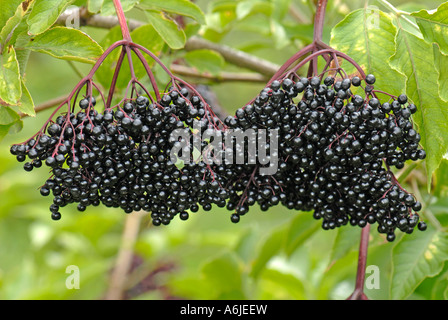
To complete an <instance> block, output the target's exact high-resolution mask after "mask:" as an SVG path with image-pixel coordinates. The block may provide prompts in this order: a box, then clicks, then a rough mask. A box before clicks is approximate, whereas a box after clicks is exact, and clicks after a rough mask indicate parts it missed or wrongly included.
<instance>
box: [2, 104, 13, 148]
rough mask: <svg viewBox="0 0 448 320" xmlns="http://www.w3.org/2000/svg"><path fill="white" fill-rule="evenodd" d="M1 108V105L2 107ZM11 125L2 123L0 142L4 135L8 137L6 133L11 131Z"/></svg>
mask: <svg viewBox="0 0 448 320" xmlns="http://www.w3.org/2000/svg"><path fill="white" fill-rule="evenodd" d="M0 108H1V107H0ZM10 126H11V125H6V126H5V125H0V142H1V141H2V140H3V138H4V137H6V135H7V134H8V132H9V128H10Z"/></svg>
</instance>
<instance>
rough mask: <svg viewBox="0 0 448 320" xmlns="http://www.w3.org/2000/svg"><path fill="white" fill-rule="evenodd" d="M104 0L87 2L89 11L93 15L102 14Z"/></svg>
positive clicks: (89, 0)
mask: <svg viewBox="0 0 448 320" xmlns="http://www.w3.org/2000/svg"><path fill="white" fill-rule="evenodd" d="M103 1H104V0H88V1H87V10H89V12H92V13H98V12H100V10H101V8H102V6H103Z"/></svg>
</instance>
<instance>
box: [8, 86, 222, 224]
mask: <svg viewBox="0 0 448 320" xmlns="http://www.w3.org/2000/svg"><path fill="white" fill-rule="evenodd" d="M188 96H189V91H188V90H187V89H185V88H183V89H181V90H177V89H171V90H170V91H169V92H168V93H166V94H164V95H163V96H162V98H161V99H160V101H158V102H155V103H150V100H149V99H148V98H147V97H145V96H138V97H137V98H136V99H134V100H129V101H126V102H125V103H124V104H123V105H122V106H121V107H118V108H115V109H111V108H107V109H105V110H104V111H103V112H98V111H97V110H95V108H94V107H95V104H96V101H95V99H94V98H93V97H91V98H89V97H87V98H84V99H82V100H81V101H80V102H79V107H80V109H81V110H80V111H79V112H77V113H69V114H64V115H60V116H59V117H57V119H56V120H55V121H54V123H49V124H48V126H47V127H46V132H45V133H44V132H42V133H40V134H38V135H36V136H35V137H34V138H32V139H30V140H29V141H27V142H25V143H23V144H17V145H13V146H12V147H11V150H10V151H11V153H12V154H13V155H15V156H16V158H17V160H18V161H19V162H24V161H26V160H27V158H28V160H29V161H27V162H25V164H24V168H25V170H27V171H31V170H32V169H33V168H38V167H41V166H42V164H43V163H45V164H46V165H47V166H48V167H50V169H51V173H52V176H51V177H50V178H49V179H48V180H47V181H46V182H45V184H44V185H43V186H42V187H41V188H40V193H41V194H42V195H43V196H49V195H52V196H53V204H52V205H51V206H50V211H51V213H52V215H51V217H52V218H53V219H54V220H59V219H60V218H61V214H60V208H62V207H64V206H66V205H68V204H70V203H78V207H77V208H78V210H79V211H85V210H86V208H87V207H88V206H90V205H93V206H98V205H99V204H103V205H105V206H106V207H116V208H117V207H119V208H121V209H123V210H124V211H125V212H126V213H131V212H133V211H138V210H145V211H148V212H151V217H152V221H153V224H154V225H160V224H164V225H167V224H169V223H170V221H171V220H172V219H173V218H174V217H175V216H176V215H179V217H180V219H182V220H186V219H188V217H189V213H188V212H187V211H188V210H189V211H191V212H196V211H198V210H199V205H201V206H202V207H203V209H204V210H210V209H211V205H212V203H216V204H218V205H220V206H224V205H225V199H226V198H227V197H228V192H227V191H226V190H225V189H224V188H223V187H222V186H221V185H220V183H219V180H218V177H217V176H216V174H215V175H214V174H213V171H212V170H211V168H210V167H208V166H207V165H206V164H205V163H204V162H202V161H196V162H191V163H189V164H186V165H184V166H183V167H182V168H180V167H178V165H177V164H176V163H173V162H172V161H171V160H172V158H171V157H170V151H171V148H172V147H173V146H174V145H175V143H176V140H173V139H172V138H171V133H172V132H173V130H176V129H184V130H187V131H191V130H192V129H193V127H192V126H193V123H194V121H195V120H196V121H198V123H199V128H200V129H201V130H202V131H204V130H205V129H206V128H208V127H210V126H211V127H217V126H219V123H220V121H219V119H217V118H216V116H215V115H214V114H213V113H212V112H211V110H210V109H209V107H208V105H206V104H205V103H204V101H203V100H202V98H201V97H199V96H192V97H190V99H189V98H188ZM206 145H207V143H204V144H203V145H202V148H206V147H207V146H206Z"/></svg>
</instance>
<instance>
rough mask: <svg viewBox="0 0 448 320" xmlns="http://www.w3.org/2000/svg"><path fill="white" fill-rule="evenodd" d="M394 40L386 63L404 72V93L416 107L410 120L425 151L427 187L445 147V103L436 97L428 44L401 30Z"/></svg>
mask: <svg viewBox="0 0 448 320" xmlns="http://www.w3.org/2000/svg"><path fill="white" fill-rule="evenodd" d="M396 43H397V45H396V52H395V54H394V56H392V57H391V59H390V64H391V66H392V67H393V68H394V69H396V70H397V71H399V72H401V73H402V74H404V75H406V77H407V80H406V94H407V95H408V97H409V98H410V100H412V101H413V102H414V103H415V104H416V105H417V108H418V111H417V113H416V114H414V117H413V120H414V121H415V122H416V124H417V125H418V128H419V132H420V135H421V137H422V140H421V144H422V145H423V147H424V148H425V150H426V154H427V158H426V170H427V175H428V177H429V179H428V187H429V185H430V183H431V177H432V173H433V172H434V171H435V170H436V169H437V167H438V166H439V164H440V161H441V160H442V157H443V155H444V154H445V153H446V152H447V149H448V103H446V102H444V101H443V100H442V99H441V98H440V97H439V90H438V84H437V80H438V74H437V71H436V68H435V66H434V60H433V59H432V58H433V48H432V45H431V44H428V43H427V42H425V41H424V40H423V39H420V38H418V37H416V36H415V35H413V34H411V33H409V32H407V31H405V30H403V29H400V30H399V32H398V33H397V37H396Z"/></svg>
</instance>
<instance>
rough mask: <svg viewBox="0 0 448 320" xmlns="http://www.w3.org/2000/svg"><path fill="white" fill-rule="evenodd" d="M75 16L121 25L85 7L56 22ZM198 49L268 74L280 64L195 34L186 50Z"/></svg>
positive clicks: (133, 24) (84, 22) (132, 24)
mask: <svg viewBox="0 0 448 320" xmlns="http://www.w3.org/2000/svg"><path fill="white" fill-rule="evenodd" d="M74 16H76V17H79V19H80V25H81V26H91V27H97V28H105V29H110V28H113V27H115V26H116V25H119V21H118V18H117V17H115V16H101V15H98V14H95V15H90V14H89V12H88V11H87V10H86V9H85V8H79V9H77V10H73V9H71V10H69V11H65V12H64V13H62V14H61V15H60V16H59V18H58V20H57V21H56V24H58V25H65V24H66V22H67V20H70V19H72V18H73V17H74ZM127 23H128V26H129V29H130V30H131V31H132V30H134V29H136V28H138V27H141V26H143V25H145V23H144V22H142V21H138V20H134V19H128V20H127ZM197 49H210V50H214V51H216V52H218V53H220V54H221V55H222V56H223V57H224V59H225V60H226V61H227V62H229V63H231V64H234V65H236V66H239V67H242V68H246V69H249V70H252V71H256V72H259V73H261V74H263V75H267V76H271V75H273V74H274V73H275V72H276V71H277V69H278V68H279V66H278V65H276V64H275V63H272V62H270V61H267V60H264V59H262V58H258V57H256V56H253V55H251V54H248V53H246V52H243V51H240V50H236V49H234V48H231V47H229V46H226V45H222V44H217V43H214V42H211V41H208V40H205V39H201V38H199V37H196V36H193V37H191V38H189V39H188V40H187V42H186V44H185V50H187V51H191V50H197Z"/></svg>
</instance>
